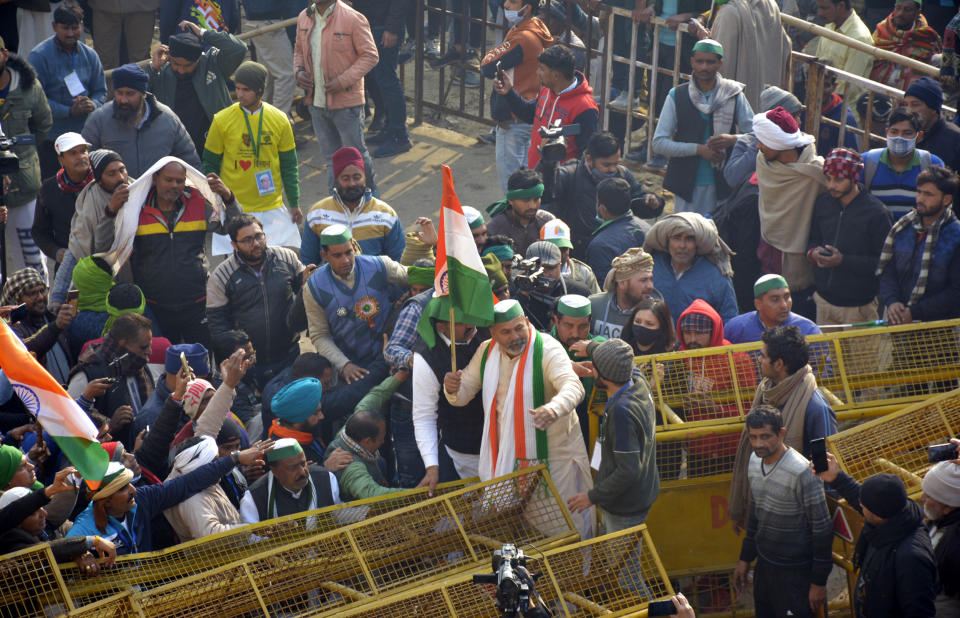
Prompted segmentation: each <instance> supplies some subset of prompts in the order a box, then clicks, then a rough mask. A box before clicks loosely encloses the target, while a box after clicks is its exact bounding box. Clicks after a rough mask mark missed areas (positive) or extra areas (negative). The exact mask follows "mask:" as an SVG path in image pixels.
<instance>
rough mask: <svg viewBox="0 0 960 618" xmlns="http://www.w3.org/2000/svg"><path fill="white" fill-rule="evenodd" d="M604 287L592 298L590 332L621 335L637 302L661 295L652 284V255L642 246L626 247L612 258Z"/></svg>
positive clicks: (612, 336)
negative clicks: (624, 250) (620, 253)
mask: <svg viewBox="0 0 960 618" xmlns="http://www.w3.org/2000/svg"><path fill="white" fill-rule="evenodd" d="M603 289H604V292H601V293H600V294H594V295H593V296H591V297H590V305H591V312H590V313H591V326H590V333H591V334H593V335H600V336H602V337H606V338H607V339H612V338H614V337H619V336H620V332H621V331H622V330H623V327H624V326H625V325H626V324H627V320H628V319H629V318H630V316H631V315H633V308H634V307H635V306H636V305H637V303H639V302H640V301H641V300H643V299H645V298H651V297H655V298H660V293H659V292H657V290H656V289H654V287H653V257H652V256H651V255H650V254H649V253H647V252H646V251H644V250H643V249H641V248H640V247H632V248H630V249H627V250H626V252H624V253H623V254H622V255H619V256H617V257H615V258H613V262H612V263H611V269H610V273H608V274H607V276H606V277H605V280H604V282H603Z"/></svg>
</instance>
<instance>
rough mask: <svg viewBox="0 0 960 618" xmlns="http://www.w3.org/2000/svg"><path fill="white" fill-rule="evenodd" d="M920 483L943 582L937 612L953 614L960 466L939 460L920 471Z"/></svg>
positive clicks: (958, 599)
mask: <svg viewBox="0 0 960 618" xmlns="http://www.w3.org/2000/svg"><path fill="white" fill-rule="evenodd" d="M921 487H922V488H923V497H922V498H921V502H923V514H924V515H925V516H926V518H927V532H929V533H930V543H931V544H932V545H933V554H934V556H935V557H936V559H937V570H938V571H939V572H940V583H941V584H942V585H943V589H942V590H941V591H940V594H939V595H937V600H936V604H937V616H944V617H946V618H950V617H955V616H957V615H958V614H960V579H958V578H957V574H958V573H960V570H958V569H960V563H958V559H957V552H958V550H960V536H958V534H960V525H958V524H960V466H958V465H957V463H956V462H954V461H941V462H940V463H938V464H936V465H935V466H933V467H932V468H930V469H929V470H927V473H926V474H924V475H923V482H922V485H921Z"/></svg>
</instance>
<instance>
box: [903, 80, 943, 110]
mask: <svg viewBox="0 0 960 618" xmlns="http://www.w3.org/2000/svg"><path fill="white" fill-rule="evenodd" d="M903 96H905V97H917V98H918V99H920V100H921V101H923V102H924V104H925V105H926V106H927V107H929V108H930V109H932V110H934V111H936V112H939V111H940V109H941V108H942V107H943V89H942V88H940V82H938V81H937V80H935V79H933V78H930V77H921V78H920V79H917V80H914V82H913V83H912V84H910V87H909V88H907V91H906V92H904V93H903Z"/></svg>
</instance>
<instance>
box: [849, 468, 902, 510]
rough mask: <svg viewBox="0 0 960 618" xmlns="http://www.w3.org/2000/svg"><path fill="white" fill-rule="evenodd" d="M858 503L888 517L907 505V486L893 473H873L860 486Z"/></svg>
mask: <svg viewBox="0 0 960 618" xmlns="http://www.w3.org/2000/svg"><path fill="white" fill-rule="evenodd" d="M860 504H862V505H863V506H865V507H867V508H868V509H870V512H871V513H873V514H874V515H876V516H877V517H881V518H883V519H889V518H890V517H893V516H894V515H896V514H897V513H899V512H900V511H902V510H903V507H905V506H906V505H907V488H906V486H905V485H904V484H903V481H902V480H900V477H899V476H896V475H895V474H874V475H873V476H871V477H870V478H868V479H867V480H865V481H864V482H863V485H861V486H860Z"/></svg>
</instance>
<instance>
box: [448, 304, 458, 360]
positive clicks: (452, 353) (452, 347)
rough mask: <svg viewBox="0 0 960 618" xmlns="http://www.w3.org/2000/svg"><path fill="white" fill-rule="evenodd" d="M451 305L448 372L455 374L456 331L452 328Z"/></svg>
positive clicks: (451, 305)
mask: <svg viewBox="0 0 960 618" xmlns="http://www.w3.org/2000/svg"><path fill="white" fill-rule="evenodd" d="M454 326H455V324H454V321H453V303H452V302H451V303H450V368H451V369H450V371H452V372H453V373H457V331H456V329H455V328H454Z"/></svg>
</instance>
